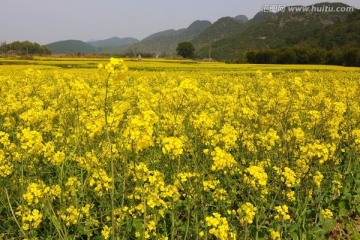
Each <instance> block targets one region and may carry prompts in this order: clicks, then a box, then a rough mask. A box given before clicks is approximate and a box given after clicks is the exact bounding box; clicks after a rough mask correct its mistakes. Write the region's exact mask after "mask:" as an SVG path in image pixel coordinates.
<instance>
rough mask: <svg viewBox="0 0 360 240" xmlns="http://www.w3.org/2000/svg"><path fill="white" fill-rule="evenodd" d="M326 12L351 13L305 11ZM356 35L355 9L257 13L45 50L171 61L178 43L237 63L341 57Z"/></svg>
mask: <svg viewBox="0 0 360 240" xmlns="http://www.w3.org/2000/svg"><path fill="white" fill-rule="evenodd" d="M324 6H327V8H328V9H337V8H344V9H346V8H347V9H349V5H346V4H343V3H318V4H315V5H311V6H308V7H309V8H317V9H321V8H323V7H324ZM291 9H292V10H291ZM294 9H295V10H294ZM296 9H297V10H296ZM354 9H355V8H354ZM359 29H360V10H357V9H355V11H353V12H336V11H304V6H288V7H286V8H285V11H281V12H259V13H257V14H256V15H255V16H254V17H253V18H252V19H250V20H249V19H248V18H247V17H246V16H244V15H238V16H236V17H222V18H220V19H218V20H217V21H215V22H214V23H213V24H212V23H211V22H209V21H206V20H203V21H200V20H198V21H195V22H193V23H192V24H190V25H189V26H188V27H187V28H182V29H178V30H174V29H169V30H165V31H160V32H157V33H154V34H152V35H150V36H148V37H146V38H144V39H143V40H141V41H138V40H137V39H134V38H118V37H114V38H109V39H105V40H99V41H90V42H88V43H84V42H81V41H76V40H68V41H60V42H56V43H52V44H48V45H47V46H48V47H49V48H50V49H51V50H52V52H53V53H98V54H99V53H100V54H101V53H109V54H114V53H119V54H124V55H128V54H136V55H137V54H153V55H160V56H165V57H169V56H175V55H176V47H177V45H178V43H180V42H183V41H191V42H192V43H193V44H194V46H195V55H196V56H197V57H199V58H206V57H209V55H210V56H211V57H212V58H214V59H216V60H238V59H239V58H242V57H244V56H245V54H246V52H247V51H249V50H266V49H281V48H286V47H297V46H300V47H301V48H305V49H312V48H314V49H315V48H316V49H320V50H327V51H329V50H333V49H334V50H336V51H342V48H344V47H347V48H359V46H360V31H359Z"/></svg>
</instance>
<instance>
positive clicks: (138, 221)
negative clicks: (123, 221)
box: [132, 218, 143, 232]
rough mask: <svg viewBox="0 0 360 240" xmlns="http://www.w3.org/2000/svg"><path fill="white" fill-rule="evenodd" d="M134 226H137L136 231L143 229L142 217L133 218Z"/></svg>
mask: <svg viewBox="0 0 360 240" xmlns="http://www.w3.org/2000/svg"><path fill="white" fill-rule="evenodd" d="M132 226H133V228H135V231H139V232H141V231H142V227H143V223H142V221H141V219H137V218H136V219H133V223H132Z"/></svg>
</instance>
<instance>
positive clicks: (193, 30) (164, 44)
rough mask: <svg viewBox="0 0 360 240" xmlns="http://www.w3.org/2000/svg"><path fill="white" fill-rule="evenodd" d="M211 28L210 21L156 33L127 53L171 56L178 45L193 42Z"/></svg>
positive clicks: (130, 47)
mask: <svg viewBox="0 0 360 240" xmlns="http://www.w3.org/2000/svg"><path fill="white" fill-rule="evenodd" d="M209 26H211V22H209V21H200V20H198V21H195V22H193V23H192V24H190V26H188V27H187V28H183V29H179V30H174V29H170V30H166V31H161V32H157V33H154V34H152V35H150V36H148V37H146V38H144V39H143V40H141V41H140V42H138V43H135V44H132V45H130V46H129V47H127V48H126V49H125V50H124V52H125V53H132V54H138V53H152V54H155V55H162V56H171V55H174V54H175V53H176V47H177V45H178V43H180V42H183V41H191V40H192V39H193V38H194V37H195V36H197V35H198V34H199V33H201V32H202V31H204V30H205V29H206V28H208V27H209Z"/></svg>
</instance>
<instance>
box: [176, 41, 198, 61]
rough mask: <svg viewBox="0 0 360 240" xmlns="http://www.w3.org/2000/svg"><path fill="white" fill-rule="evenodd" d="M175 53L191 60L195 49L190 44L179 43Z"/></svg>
mask: <svg viewBox="0 0 360 240" xmlns="http://www.w3.org/2000/svg"><path fill="white" fill-rule="evenodd" d="M176 51H177V55H179V56H182V57H183V58H192V57H194V52H195V47H194V46H193V45H192V43H191V42H181V43H179V44H178V46H177V48H176Z"/></svg>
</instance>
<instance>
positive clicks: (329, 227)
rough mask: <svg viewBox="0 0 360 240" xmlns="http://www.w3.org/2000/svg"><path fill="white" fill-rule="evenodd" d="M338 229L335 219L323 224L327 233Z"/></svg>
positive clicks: (327, 220)
mask: <svg viewBox="0 0 360 240" xmlns="http://www.w3.org/2000/svg"><path fill="white" fill-rule="evenodd" d="M335 227H336V221H335V220H333V219H326V220H325V221H324V223H323V224H322V229H324V230H325V231H326V232H330V231H332V230H333V229H334V228H335Z"/></svg>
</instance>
